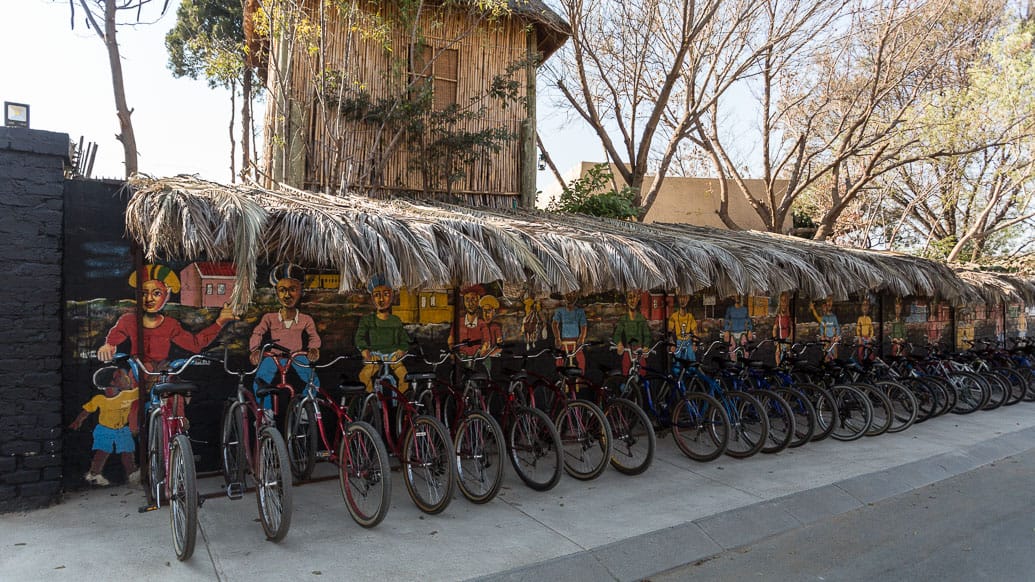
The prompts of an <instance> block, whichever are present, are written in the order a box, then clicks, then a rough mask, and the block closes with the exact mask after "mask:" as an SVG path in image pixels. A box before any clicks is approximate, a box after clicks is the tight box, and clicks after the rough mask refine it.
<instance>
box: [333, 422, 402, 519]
mask: <svg viewBox="0 0 1035 582" xmlns="http://www.w3.org/2000/svg"><path fill="white" fill-rule="evenodd" d="M338 485H339V487H340V488H341V497H342V499H344V500H345V507H347V508H348V510H349V515H351V516H352V519H353V521H355V522H356V523H358V524H359V525H361V526H363V527H374V526H376V525H377V524H379V523H381V521H383V520H384V518H385V516H386V515H388V507H389V506H390V505H391V502H392V479H391V474H390V473H389V467H388V451H387V450H386V449H385V444H384V442H383V441H382V440H381V437H380V436H379V435H378V434H377V431H376V430H374V427H372V426H370V425H369V424H367V423H365V422H361V421H356V422H353V423H351V424H349V425H348V426H346V427H345V434H344V435H342V438H341V444H340V445H339V446H338Z"/></svg>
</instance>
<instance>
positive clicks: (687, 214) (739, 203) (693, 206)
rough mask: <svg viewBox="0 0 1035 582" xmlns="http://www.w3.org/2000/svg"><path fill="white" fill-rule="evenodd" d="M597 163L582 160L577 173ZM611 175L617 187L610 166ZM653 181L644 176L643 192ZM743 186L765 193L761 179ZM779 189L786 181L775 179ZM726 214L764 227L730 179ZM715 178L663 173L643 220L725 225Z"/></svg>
mask: <svg viewBox="0 0 1035 582" xmlns="http://www.w3.org/2000/svg"><path fill="white" fill-rule="evenodd" d="M597 163H598V162H582V166H581V168H580V172H579V175H580V176H584V175H585V174H586V172H587V171H589V169H590V168H592V167H593V166H595V165H597ZM611 174H612V175H613V176H614V177H615V179H616V180H617V181H618V187H619V188H621V187H622V186H624V185H625V182H624V181H623V180H622V177H621V174H619V173H618V171H617V169H615V167H614V164H612V165H611ZM653 183H654V176H651V175H648V176H646V177H645V178H644V181H643V191H644V192H646V191H647V190H648V189H649V188H650V186H651V184H653ZM746 183H747V187H748V190H749V191H750V192H751V194H752V195H753V196H755V197H758V198H759V199H760V197H761V196H763V195H764V194H765V186H764V183H763V181H762V180H747V181H746ZM777 186H778V187H779V188H786V186H787V181H786V180H778V181H777ZM729 188H730V203H729V211H730V217H731V218H732V219H733V220H734V222H736V223H737V224H738V225H740V226H741V228H745V229H750V230H766V229H765V226H764V225H763V224H762V219H761V218H760V217H759V216H758V214H757V213H756V212H755V210H754V209H753V208H751V205H750V204H749V203H748V201H747V200H746V199H745V198H744V196H743V195H742V194H741V193H740V186H739V185H737V184H736V183H735V182H733V181H730V183H729ZM719 189H720V184H719V179H718V178H686V177H682V176H666V177H665V181H664V182H663V183H662V184H661V190H660V191H659V192H658V199H657V201H656V202H655V203H654V206H652V207H651V209H650V211H649V212H648V213H647V215H646V216H644V217H643V222H646V223H650V222H674V223H683V224H695V225H698V226H711V227H715V228H726V225H725V224H723V222H722V220H720V219H719V215H718V214H717V211H718V210H719ZM791 226H792V224H791V220H790V219H789V218H788V220H787V223H786V224H785V225H784V228H785V231H789V230H790V229H791Z"/></svg>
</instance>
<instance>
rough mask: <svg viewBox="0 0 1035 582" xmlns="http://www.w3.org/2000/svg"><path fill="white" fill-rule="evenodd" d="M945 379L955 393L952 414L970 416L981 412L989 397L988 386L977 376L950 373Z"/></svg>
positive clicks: (965, 373) (964, 373)
mask: <svg viewBox="0 0 1035 582" xmlns="http://www.w3.org/2000/svg"><path fill="white" fill-rule="evenodd" d="M946 379H947V380H949V382H950V383H951V384H952V388H953V390H954V391H955V393H956V404H955V405H954V406H953V407H952V411H951V412H952V413H953V414H971V413H974V412H976V411H978V410H981V407H982V406H984V405H985V403H987V402H988V399H989V397H990V396H991V393H990V391H989V388H988V385H987V384H985V383H984V382H983V381H982V380H981V378H980V376H978V375H977V374H972V373H970V372H951V373H949V374H948V375H947V377H946Z"/></svg>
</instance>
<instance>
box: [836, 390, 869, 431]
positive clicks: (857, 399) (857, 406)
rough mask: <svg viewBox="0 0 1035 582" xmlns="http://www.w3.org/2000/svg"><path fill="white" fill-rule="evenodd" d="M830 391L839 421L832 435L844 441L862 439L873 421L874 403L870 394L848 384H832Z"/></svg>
mask: <svg viewBox="0 0 1035 582" xmlns="http://www.w3.org/2000/svg"><path fill="white" fill-rule="evenodd" d="M830 393H831V395H832V396H833V402H834V406H835V408H836V410H837V423H836V424H835V425H834V428H833V430H832V431H831V432H830V437H831V438H833V439H835V440H839V441H843V442H848V441H854V440H857V439H861V438H862V437H863V436H865V435H866V431H867V430H868V429H869V428H870V424H871V423H872V422H873V404H872V403H871V402H870V398H869V396H868V395H867V394H866V393H864V392H863V391H862V390H859V389H858V388H856V387H854V386H849V385H847V384H835V385H834V386H831V387H830Z"/></svg>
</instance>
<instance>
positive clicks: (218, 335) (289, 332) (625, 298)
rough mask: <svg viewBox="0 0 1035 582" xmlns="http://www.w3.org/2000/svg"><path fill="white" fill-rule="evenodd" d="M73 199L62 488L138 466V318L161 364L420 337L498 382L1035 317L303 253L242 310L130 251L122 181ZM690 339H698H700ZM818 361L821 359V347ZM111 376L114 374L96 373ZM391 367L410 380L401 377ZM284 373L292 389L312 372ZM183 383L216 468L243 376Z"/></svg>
mask: <svg viewBox="0 0 1035 582" xmlns="http://www.w3.org/2000/svg"><path fill="white" fill-rule="evenodd" d="M67 205H68V212H67V214H66V216H67V220H68V222H69V224H68V225H67V226H66V241H65V244H66V266H65V281H66V282H67V283H66V289H65V310H64V321H65V326H64V327H65V337H64V342H65V356H64V369H65V370H66V374H65V378H66V380H65V382H66V384H65V386H64V403H63V404H64V410H65V413H64V416H65V424H66V426H68V427H69V428H70V429H71V430H69V431H67V433H66V435H67V436H66V443H65V451H66V461H65V462H66V467H65V471H64V474H65V481H66V482H65V487H66V489H72V488H76V487H82V486H84V485H92V486H106V485H118V484H122V483H126V482H130V483H132V482H133V481H134V480H135V479H136V478H137V476H136V473H135V472H136V470H137V466H136V462H137V461H136V458H137V450H136V447H137V440H136V437H137V436H138V435H137V433H138V432H139V430H138V429H139V426H140V423H139V421H138V419H139V407H138V406H136V405H135V401H136V399H137V398H136V397H137V396H138V391H137V385H138V384H139V382H134V381H133V380H132V379H129V378H127V377H125V375H122V374H119V373H116V371H114V370H111V369H110V368H107V367H106V364H105V363H104V362H103V361H102V360H105V359H108V358H110V357H111V355H112V354H114V353H116V352H131V351H134V350H135V349H137V346H136V345H135V344H136V341H135V339H134V338H135V337H136V333H137V329H138V327H143V330H144V331H143V333H144V341H143V345H142V346H140V347H141V348H142V353H143V358H144V360H145V361H146V362H147V363H148V365H150V366H151V367H160V366H162V365H163V363H164V362H168V361H169V360H172V359H175V358H182V357H185V356H188V355H190V354H191V353H196V352H199V351H205V350H213V349H215V353H217V354H218V355H220V356H222V354H223V349H224V348H225V349H226V350H227V352H228V353H229V360H228V362H229V363H228V365H229V366H230V367H231V369H237V370H240V369H250V368H251V367H254V366H255V365H260V366H262V367H261V368H260V375H262V376H265V377H266V378H270V379H274V380H275V379H276V378H275V376H276V374H277V372H276V369H275V366H272V364H271V362H264V361H263V360H262V358H261V357H260V354H258V353H257V352H256V351H255V350H256V348H257V347H259V346H261V345H262V344H263V343H265V342H267V341H270V340H276V341H277V342H278V343H281V344H284V345H285V346H286V347H289V348H291V349H293V350H299V351H305V352H306V353H307V356H308V357H309V358H310V359H313V360H316V361H318V362H320V361H324V362H326V361H329V360H331V359H333V358H334V357H335V356H338V355H342V354H357V353H359V352H360V351H365V352H366V354H367V355H370V354H374V353H378V352H383V353H389V352H396V351H403V350H409V351H413V347H412V345H410V341H411V340H412V341H414V342H416V343H417V344H418V345H420V346H421V349H422V351H423V354H422V357H413V358H410V359H408V360H406V361H405V363H404V366H403V368H404V369H405V370H409V371H428V370H429V369H430V368H429V366H428V364H426V363H425V362H424V359H425V358H426V359H429V360H435V359H438V356H439V354H440V353H441V352H442V350H446V349H447V347H448V346H451V345H452V346H456V347H457V350H458V351H459V352H460V353H462V354H465V355H467V356H477V355H484V354H488V355H489V356H490V357H489V358H488V359H487V360H485V362H487V364H485V363H483V364H479V365H486V367H487V368H488V369H489V371H490V372H491V373H492V374H494V375H497V376H498V375H501V374H505V373H506V371H507V370H508V369H511V368H514V367H517V366H518V365H519V360H518V359H517V358H518V357H520V356H522V355H524V354H529V353H538V352H540V351H541V350H543V349H546V348H561V349H568V350H573V349H574V348H575V347H576V346H578V345H579V344H581V343H582V342H586V341H588V342H594V343H595V345H593V346H592V347H590V348H588V349H587V350H585V351H584V352H581V353H579V354H577V355H575V356H573V357H572V359H571V363H572V364H573V365H578V366H580V367H582V368H583V369H584V370H586V373H587V375H588V377H589V378H590V379H591V380H593V381H599V380H601V379H602V378H603V377H604V375H605V374H608V373H614V372H616V371H617V372H620V371H622V370H623V369H628V365H629V360H628V355H625V356H622V357H620V355H619V353H617V352H616V351H614V350H612V349H610V345H611V344H618V345H619V346H620V347H628V346H633V345H653V344H654V342H657V341H659V340H662V339H666V340H669V341H671V342H673V344H674V345H672V346H671V349H670V346H668V345H665V346H662V347H661V349H660V350H659V354H657V355H655V356H653V357H652V358H650V359H649V361H648V365H649V367H651V368H653V369H655V370H659V371H665V370H666V369H669V367H670V366H671V365H672V364H673V362H675V359H674V358H671V357H670V356H669V354H670V352H671V353H672V356H677V357H680V358H684V359H700V358H704V357H728V355H729V354H731V353H734V354H735V353H738V351H739V350H745V349H747V350H750V351H752V352H753V353H752V354H751V355H752V357H754V358H758V359H765V360H770V361H772V360H773V359H775V357H776V353H777V350H778V346H777V345H775V344H773V343H772V342H768V343H767V342H763V343H761V345H758V346H757V347H756V346H755V343H756V342H758V341H759V340H764V339H767V338H774V337H775V338H782V339H794V340H799V341H801V340H811V339H820V338H824V339H831V340H838V341H839V342H840V347H839V348H838V351H837V354H836V355H837V357H842V358H848V357H853V356H854V357H865V356H866V355H867V353H868V352H867V351H866V350H868V349H873V350H883V352H884V353H892V352H898V351H901V350H902V349H904V346H905V344H906V343H907V342H909V343H912V344H915V345H927V344H928V343H951V342H953V341H955V343H956V344H957V345H959V346H963V345H964V343H965V341H966V340H972V339H973V338H986V337H1001V336H1002V334H1003V333H1004V329H1005V332H1006V333H1007V334H1009V335H1011V336H1017V335H1019V336H1024V335H1026V334H1027V329H1028V325H1030V324H1031V323H1033V322H1032V318H1035V310H1032V309H1025V308H1024V307H1023V306H1020V305H1010V306H1006V308H1005V309H1004V308H1003V306H994V305H993V306H985V305H974V306H967V307H966V308H965V309H958V310H956V311H955V317H954V311H953V310H952V309H951V308H950V306H949V305H948V304H946V303H944V302H938V301H935V300H931V299H929V298H921V297H907V298H901V299H896V298H893V297H883V298H882V297H880V296H877V295H866V296H859V297H854V298H852V299H851V300H849V301H838V302H835V301H832V300H830V299H828V298H815V299H810V298H803V297H797V296H794V295H792V294H788V293H784V294H781V295H778V296H752V295H748V296H738V297H720V296H718V295H717V294H715V293H711V292H708V291H704V292H701V293H697V294H694V295H692V296H676V295H673V294H670V293H662V292H635V293H629V294H620V293H608V294H599V295H592V296H586V297H580V296H577V295H569V296H567V297H562V296H559V295H553V296H545V297H538V296H531V295H529V294H528V293H527V292H526V290H525V289H524V288H522V287H521V286H512V285H501V284H499V283H484V284H480V285H471V286H468V287H464V288H462V289H421V290H417V291H412V292H411V291H409V290H405V289H391V288H390V287H388V286H386V285H385V284H384V281H381V280H378V279H377V278H375V279H374V280H372V281H370V282H369V285H368V286H367V288H365V289H357V290H355V291H354V292H351V293H346V294H339V293H337V288H338V282H339V276H338V274H337V273H334V272H328V271H326V270H316V269H306V268H304V267H303V266H298V265H291V264H281V265H267V266H265V267H264V268H262V269H260V272H259V278H258V290H257V292H256V294H255V297H254V300H253V302H252V304H251V305H249V306H248V309H247V310H246V311H245V312H244V313H240V314H233V313H230V312H229V311H228V310H227V309H225V308H224V307H223V305H224V304H225V303H226V299H227V298H228V297H229V294H230V293H231V292H232V291H233V284H234V279H233V277H234V268H233V265H232V264H230V263H225V262H215V261H199V262H190V263H183V262H175V261H160V262H157V263H150V264H142V265H138V266H137V268H134V265H135V263H134V256H133V253H132V249H131V247H130V244H129V242H128V241H127V240H125V239H124V238H123V232H124V226H123V209H124V205H125V199H124V197H123V196H122V195H120V194H119V193H118V188H117V186H114V185H110V184H101V183H83V184H81V185H80V186H78V187H77V189H73V191H72V192H70V193H69V195H68V200H67ZM138 287H139V288H140V290H141V291H142V298H141V305H140V307H139V308H138V307H137V301H136V297H137V289H138ZM138 317H140V320H139V321H138V319H137V318H138ZM954 334H955V336H954ZM695 336H696V337H698V338H700V340H701V343H700V344H697V345H694V344H693V342H692V341H690V340H691V339H692V338H693V337H695ZM214 346H218V348H214ZM709 348H711V350H710V351H709ZM831 355H834V354H831ZM815 356H816V357H817V358H818V357H822V349H821V348H816V353H815ZM555 363H556V361H555V359H554V358H553V356H552V355H550V354H546V355H545V356H544V357H540V358H538V359H535V360H533V361H530V363H529V365H530V366H531V367H532V368H533V369H534V370H535V371H537V372H539V373H541V374H544V375H549V374H551V373H552V371H553V368H554V366H555ZM98 370H104V372H103V373H99V374H95V372H97V371H98ZM396 372H397V373H398V376H399V378H400V380H401V381H402V382H403V383H404V379H403V374H404V373H405V372H404V371H402V370H396ZM439 372H440V373H441V374H442V375H446V374H447V373H448V372H447V370H444V369H443V370H439ZM370 373H371V370H370V369H366V370H365V369H364V366H363V364H362V363H361V362H359V361H356V360H353V361H348V362H344V363H341V364H339V365H336V366H334V367H332V368H328V369H326V370H321V371H320V372H319V382H321V383H337V382H340V381H342V380H343V379H344V380H345V381H348V382H356V381H369V378H370ZM287 374H288V379H289V381H291V382H294V383H296V385H297V384H299V383H301V382H302V379H303V378H304V377H305V376H306V375H307V374H308V372H306V371H305V369H301V370H293V371H289V372H287ZM300 375H301V377H300ZM183 378H184V379H185V380H191V381H194V382H196V383H197V384H198V385H199V386H200V391H199V392H198V393H196V394H195V396H194V397H193V398H192V399H191V401H190V403H189V404H188V406H187V410H186V414H187V417H188V418H189V419H190V423H191V429H190V430H191V435H192V437H193V439H194V440H195V441H196V443H197V444H196V445H195V453H196V454H197V455H198V468H199V470H200V471H208V470H216V469H217V466H218V462H217V459H218V454H217V453H218V450H217V449H218V441H219V419H220V418H221V415H222V413H223V410H224V407H225V406H226V403H227V401H228V398H230V397H231V396H232V395H233V394H234V393H235V390H236V385H235V383H234V379H233V377H231V376H229V375H227V374H226V373H225V372H224V371H223V370H222V368H221V367H219V366H215V365H212V366H199V367H197V368H194V369H191V370H189V371H188V372H187V373H186V374H185V375H184V376H183Z"/></svg>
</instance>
